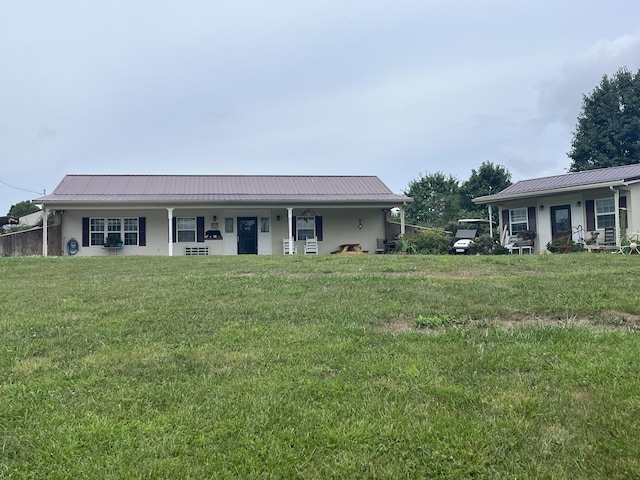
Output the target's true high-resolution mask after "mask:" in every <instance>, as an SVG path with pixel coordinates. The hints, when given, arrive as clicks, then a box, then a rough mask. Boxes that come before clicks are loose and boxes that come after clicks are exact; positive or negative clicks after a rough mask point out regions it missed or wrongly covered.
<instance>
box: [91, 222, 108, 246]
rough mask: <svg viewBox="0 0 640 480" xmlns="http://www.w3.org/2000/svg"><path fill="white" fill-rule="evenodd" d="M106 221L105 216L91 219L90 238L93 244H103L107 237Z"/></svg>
mask: <svg viewBox="0 0 640 480" xmlns="http://www.w3.org/2000/svg"><path fill="white" fill-rule="evenodd" d="M105 227H106V221H105V219H104V218H90V219H89V238H90V245H91V246H100V247H101V246H103V245H104V242H105V239H106V238H107V237H106V233H105Z"/></svg>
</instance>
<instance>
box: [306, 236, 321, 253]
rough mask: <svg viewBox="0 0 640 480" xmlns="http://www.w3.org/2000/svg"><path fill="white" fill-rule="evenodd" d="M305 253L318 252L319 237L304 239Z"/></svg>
mask: <svg viewBox="0 0 640 480" xmlns="http://www.w3.org/2000/svg"><path fill="white" fill-rule="evenodd" d="M304 254H305V255H308V254H314V255H317V254H318V239H317V238H316V237H313V238H307V239H306V240H305V241H304Z"/></svg>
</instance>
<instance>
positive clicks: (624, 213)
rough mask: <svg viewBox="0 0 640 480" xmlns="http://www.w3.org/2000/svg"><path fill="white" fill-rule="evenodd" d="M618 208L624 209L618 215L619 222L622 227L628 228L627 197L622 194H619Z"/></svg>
mask: <svg viewBox="0 0 640 480" xmlns="http://www.w3.org/2000/svg"><path fill="white" fill-rule="evenodd" d="M620 208H621V209H624V210H622V212H621V215H620V224H621V225H622V226H623V227H624V228H629V222H628V220H629V219H628V217H627V197H624V196H622V195H621V196H620Z"/></svg>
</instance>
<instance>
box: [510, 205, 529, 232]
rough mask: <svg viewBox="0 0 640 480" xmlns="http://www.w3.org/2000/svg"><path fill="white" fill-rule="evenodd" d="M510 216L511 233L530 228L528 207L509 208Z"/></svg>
mask: <svg viewBox="0 0 640 480" xmlns="http://www.w3.org/2000/svg"><path fill="white" fill-rule="evenodd" d="M509 216H510V220H511V235H515V234H516V233H518V232H523V231H525V230H527V229H528V228H529V222H528V221H527V209H526V208H513V209H511V210H509Z"/></svg>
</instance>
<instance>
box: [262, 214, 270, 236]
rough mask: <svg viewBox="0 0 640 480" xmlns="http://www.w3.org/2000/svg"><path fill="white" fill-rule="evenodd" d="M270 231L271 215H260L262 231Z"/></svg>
mask: <svg viewBox="0 0 640 480" xmlns="http://www.w3.org/2000/svg"><path fill="white" fill-rule="evenodd" d="M268 232H269V217H260V233H268Z"/></svg>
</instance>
